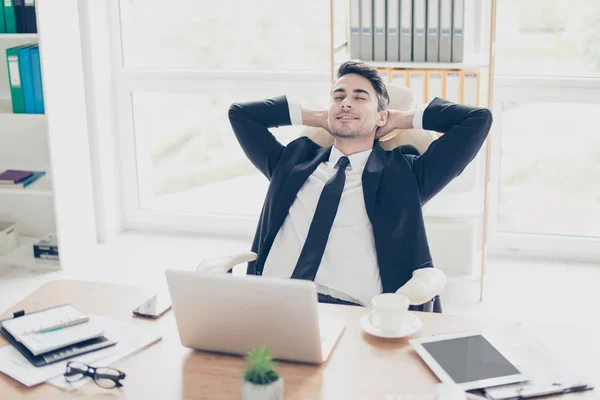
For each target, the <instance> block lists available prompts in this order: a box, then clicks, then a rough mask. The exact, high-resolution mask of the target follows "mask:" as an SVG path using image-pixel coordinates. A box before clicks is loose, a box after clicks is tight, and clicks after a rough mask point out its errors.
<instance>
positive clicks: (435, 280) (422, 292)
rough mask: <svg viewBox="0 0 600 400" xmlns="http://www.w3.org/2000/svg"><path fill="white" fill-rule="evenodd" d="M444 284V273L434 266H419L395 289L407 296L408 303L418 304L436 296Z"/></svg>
mask: <svg viewBox="0 0 600 400" xmlns="http://www.w3.org/2000/svg"><path fill="white" fill-rule="evenodd" d="M444 286H446V274H444V273H443V272H442V271H440V270H439V269H435V268H421V269H418V270H416V271H414V272H413V277H412V278H411V279H410V280H409V281H408V282H406V284H404V286H402V287H401V288H399V289H398V290H396V293H398V294H403V295H405V296H406V297H408V300H409V301H410V304H411V305H413V306H418V305H421V304H424V303H427V302H428V301H431V299H433V298H435V297H436V296H438V295H439V294H440V293H441V291H442V290H443V289H444Z"/></svg>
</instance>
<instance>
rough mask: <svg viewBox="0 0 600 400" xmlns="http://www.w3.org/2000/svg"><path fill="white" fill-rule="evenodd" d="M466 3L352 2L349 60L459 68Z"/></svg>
mask: <svg viewBox="0 0 600 400" xmlns="http://www.w3.org/2000/svg"><path fill="white" fill-rule="evenodd" d="M463 25H464V0H350V37H349V48H350V58H352V59H361V60H363V61H390V62H394V61H395V62H399V61H400V62H462V61H463V52H464V38H463Z"/></svg>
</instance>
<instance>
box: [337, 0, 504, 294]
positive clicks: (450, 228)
mask: <svg viewBox="0 0 600 400" xmlns="http://www.w3.org/2000/svg"><path fill="white" fill-rule="evenodd" d="M488 1H489V3H490V8H489V9H488V8H487V7H486V6H485V5H483V4H482V3H479V2H475V3H474V4H472V5H471V9H470V10H469V11H470V12H471V16H472V17H474V18H471V19H469V21H473V22H474V24H472V25H470V26H469V29H467V26H466V25H467V22H465V37H466V36H467V35H469V36H470V38H472V39H474V40H472V41H471V42H470V44H469V45H467V40H465V54H464V61H463V62H451V63H445V62H381V61H373V60H360V61H363V62H365V63H366V64H368V65H370V66H372V67H375V68H381V69H384V68H385V69H388V70H391V69H411V70H432V69H433V70H462V71H469V70H477V71H479V72H480V75H479V79H480V81H479V93H478V95H479V104H480V105H481V106H484V107H487V106H488V104H487V103H489V98H490V97H489V93H490V91H491V86H490V83H491V82H490V80H489V76H491V70H492V68H493V64H491V61H492V57H491V55H490V52H489V50H488V49H489V48H492V47H493V46H491V45H490V46H489V47H488V46H487V44H486V42H488V39H492V38H493V32H492V31H493V29H494V25H493V21H494V19H493V11H491V10H495V0H485V1H484V2H485V3H486V4H487V3H488ZM346 11H347V14H346V17H347V18H349V15H350V13H349V10H346ZM488 11H489V12H490V15H489V17H491V21H492V28H491V29H492V31H490V32H487V31H486V30H485V29H482V28H483V27H482V25H481V18H488V15H487V14H488ZM332 20H333V19H332ZM346 28H347V27H346ZM346 37H347V38H348V37H350V32H349V30H347V32H346ZM333 39H334V31H333V30H332V32H331V44H332V46H331V47H332V53H331V65H332V77H333V76H334V75H335V70H336V69H337V68H338V67H339V66H340V65H341V64H342V63H343V62H345V61H348V60H351V58H350V54H349V48H348V44H347V43H346V44H343V45H337V46H334V43H333ZM362 39H363V38H361V40H362ZM490 43H491V40H490ZM357 61H358V60H357ZM486 100H488V101H486ZM484 152H489V141H488V144H486V145H485V150H484V149H482V151H481V152H480V154H481V156H479V155H478V156H477V157H476V158H475V159H474V160H473V161H472V163H471V164H470V165H469V166H468V167H467V168H465V170H464V171H463V173H462V174H461V176H459V177H457V178H456V179H455V180H454V181H453V182H451V183H450V184H449V185H448V186H447V187H446V188H444V189H443V190H442V191H441V192H440V193H438V194H437V195H436V196H435V197H434V198H433V199H432V200H430V201H429V202H428V203H427V204H426V205H425V206H424V207H423V216H424V219H425V225H426V229H427V232H428V237H429V239H430V243H429V245H430V248H431V252H432V256H433V261H434V264H436V266H437V267H438V268H440V269H441V270H443V271H444V272H446V273H447V274H448V276H449V280H448V282H449V283H448V289H447V290H446V291H445V295H446V296H447V297H450V298H451V299H452V300H457V301H458V302H463V301H465V302H471V301H474V302H477V301H478V300H480V299H481V298H482V292H481V291H480V290H481V288H482V287H483V285H482V280H481V279H482V276H483V268H484V265H483V263H484V259H483V254H484V252H483V251H482V248H485V242H486V240H485V235H483V237H482V235H481V232H484V231H485V224H486V221H487V212H486V208H487V204H486V201H487V197H486V192H485V190H486V183H485V180H486V179H487V178H486V176H487V174H486V170H487V160H488V159H489V154H482V153H484ZM484 157H485V158H484ZM482 223H483V225H484V226H483V228H482V229H481V232H480V231H479V226H480V225H482ZM480 237H481V240H480ZM433 253H435V254H433ZM463 291H464V292H465V293H466V292H467V291H468V292H469V295H468V296H466V295H463V294H464V293H462V292H463Z"/></svg>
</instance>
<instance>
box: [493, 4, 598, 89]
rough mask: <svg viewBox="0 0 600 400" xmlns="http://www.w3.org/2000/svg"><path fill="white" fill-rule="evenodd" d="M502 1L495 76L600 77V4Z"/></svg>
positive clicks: (497, 24)
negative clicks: (599, 44)
mask: <svg viewBox="0 0 600 400" xmlns="http://www.w3.org/2000/svg"><path fill="white" fill-rule="evenodd" d="M497 3H498V5H497V16H496V18H497V19H496V21H497V23H496V57H495V71H496V74H501V75H543V76H580V77H598V76H600V46H598V43H600V1H598V0H527V1H522V0H502V1H498V2H497Z"/></svg>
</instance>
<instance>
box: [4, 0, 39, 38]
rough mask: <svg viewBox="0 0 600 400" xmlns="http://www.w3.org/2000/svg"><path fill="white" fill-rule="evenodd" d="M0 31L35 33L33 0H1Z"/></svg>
mask: <svg viewBox="0 0 600 400" xmlns="http://www.w3.org/2000/svg"><path fill="white" fill-rule="evenodd" d="M0 33H37V22H36V17H35V0H2V1H1V2H0Z"/></svg>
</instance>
